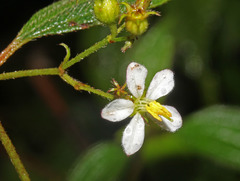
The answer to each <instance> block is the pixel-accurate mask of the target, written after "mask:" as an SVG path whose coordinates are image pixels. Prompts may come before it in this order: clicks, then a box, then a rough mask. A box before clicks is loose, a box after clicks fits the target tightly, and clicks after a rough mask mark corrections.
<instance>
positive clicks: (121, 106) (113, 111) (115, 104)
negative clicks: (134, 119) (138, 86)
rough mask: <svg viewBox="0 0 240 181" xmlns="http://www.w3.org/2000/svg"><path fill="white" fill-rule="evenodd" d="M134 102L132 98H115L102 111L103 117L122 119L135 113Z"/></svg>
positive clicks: (111, 119)
mask: <svg viewBox="0 0 240 181" xmlns="http://www.w3.org/2000/svg"><path fill="white" fill-rule="evenodd" d="M133 110H134V104H133V102H132V101H130V100H126V99H115V100H114V101H112V102H110V103H109V104H108V105H106V106H105V107H104V108H103V110H102V113H101V116H102V118H104V119H107V120H109V121H112V122H116V121H121V120H123V119H125V118H127V117H128V116H130V115H131V114H132V113H133Z"/></svg>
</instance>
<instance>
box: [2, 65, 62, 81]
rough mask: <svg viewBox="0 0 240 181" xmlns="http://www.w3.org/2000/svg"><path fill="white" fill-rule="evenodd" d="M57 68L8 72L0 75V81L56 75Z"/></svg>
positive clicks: (57, 72)
mask: <svg viewBox="0 0 240 181" xmlns="http://www.w3.org/2000/svg"><path fill="white" fill-rule="evenodd" d="M58 74H59V69H58V68H46V69H33V70H20V71H15V72H8V73H2V74H0V80H7V79H15V78H21V77H31V76H38V75H58Z"/></svg>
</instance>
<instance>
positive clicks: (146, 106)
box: [134, 98, 172, 121]
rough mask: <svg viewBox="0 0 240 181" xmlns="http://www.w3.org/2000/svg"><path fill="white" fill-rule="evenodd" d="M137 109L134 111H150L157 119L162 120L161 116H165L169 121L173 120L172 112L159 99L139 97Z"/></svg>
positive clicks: (136, 102)
mask: <svg viewBox="0 0 240 181" xmlns="http://www.w3.org/2000/svg"><path fill="white" fill-rule="evenodd" d="M134 104H135V110H134V112H135V113H136V112H139V113H144V112H148V113H149V114H151V115H152V116H153V117H154V118H155V119H157V120H159V121H162V119H161V117H160V116H163V117H165V118H166V119H168V120H169V121H172V119H171V117H172V114H171V113H170V112H169V111H168V110H167V109H166V108H165V107H163V106H162V105H161V104H160V103H158V102H157V101H153V100H149V99H146V98H141V99H137V100H136V101H135V102H134Z"/></svg>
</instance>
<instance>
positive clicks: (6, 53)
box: [0, 38, 24, 66]
mask: <svg viewBox="0 0 240 181" xmlns="http://www.w3.org/2000/svg"><path fill="white" fill-rule="evenodd" d="M23 44H24V43H23V42H21V41H19V40H18V39H17V38H15V39H14V40H13V41H12V42H11V43H10V44H9V45H8V46H7V48H5V49H4V50H3V51H2V52H1V54H0V66H2V64H4V63H5V62H6V61H7V59H8V58H9V57H10V56H11V55H12V54H13V53H14V52H15V51H16V50H17V49H19V48H20V47H21V46H22V45H23Z"/></svg>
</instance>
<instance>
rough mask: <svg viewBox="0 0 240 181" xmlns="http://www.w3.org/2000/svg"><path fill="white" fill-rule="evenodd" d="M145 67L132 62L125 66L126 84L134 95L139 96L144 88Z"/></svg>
mask: <svg viewBox="0 0 240 181" xmlns="http://www.w3.org/2000/svg"><path fill="white" fill-rule="evenodd" d="M146 76H147V69H146V68H145V67H144V66H143V65H140V64H138V63H135V62H132V63H130V64H129V65H128V67H127V86H128V89H129V91H130V92H131V93H132V95H133V96H134V97H137V98H138V97H141V96H142V94H143V91H144V88H145V79H146Z"/></svg>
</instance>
